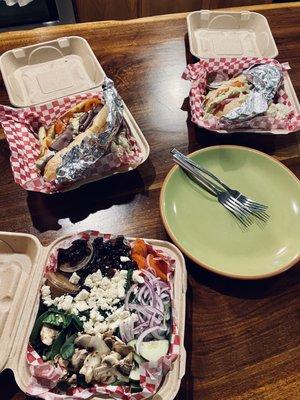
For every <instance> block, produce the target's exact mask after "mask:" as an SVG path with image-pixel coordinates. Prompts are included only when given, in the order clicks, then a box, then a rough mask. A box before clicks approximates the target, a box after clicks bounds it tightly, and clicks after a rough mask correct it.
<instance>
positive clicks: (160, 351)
mask: <svg viewBox="0 0 300 400" xmlns="http://www.w3.org/2000/svg"><path fill="white" fill-rule="evenodd" d="M168 350H169V341H168V340H165V339H163V340H152V341H151V342H142V343H141V346H140V355H141V356H142V357H144V358H145V359H146V360H148V361H154V362H155V361H158V360H159V359H160V357H162V356H165V355H166V354H167V353H168Z"/></svg>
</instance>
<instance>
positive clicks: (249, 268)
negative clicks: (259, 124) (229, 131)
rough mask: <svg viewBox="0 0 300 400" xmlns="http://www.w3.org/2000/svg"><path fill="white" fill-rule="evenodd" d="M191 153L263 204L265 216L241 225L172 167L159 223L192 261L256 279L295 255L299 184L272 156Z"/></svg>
mask: <svg viewBox="0 0 300 400" xmlns="http://www.w3.org/2000/svg"><path fill="white" fill-rule="evenodd" d="M190 157H191V158H192V159H193V160H195V161H197V162H199V163H201V164H202V165H203V166H204V167H206V168H207V169H209V170H211V171H212V172H213V173H214V174H215V175H217V176H219V177H220V178H221V179H222V180H224V181H225V182H226V183H227V184H228V185H229V186H230V187H232V188H235V189H238V190H240V191H241V192H242V193H244V194H245V195H247V196H248V197H250V198H251V199H254V200H256V201H258V202H261V203H263V204H266V205H268V207H269V209H268V213H269V214H270V220H269V221H268V223H267V224H266V225H264V226H263V227H262V226H258V225H256V224H253V225H252V226H251V227H250V228H248V229H244V230H243V229H242V228H241V227H240V226H239V224H238V223H237V222H236V220H235V218H234V217H233V216H232V215H231V214H230V213H229V212H228V211H227V210H226V209H225V208H224V207H223V206H221V205H220V204H219V203H218V202H217V200H216V199H215V198H214V197H212V196H211V195H209V194H208V193H207V192H205V191H204V190H203V189H202V188H200V187H199V186H197V185H196V184H195V183H194V182H192V181H191V180H190V179H189V178H188V177H187V176H186V174H185V173H184V172H183V171H182V170H181V169H180V168H179V167H177V166H175V167H174V168H173V169H172V170H171V171H170V172H169V174H168V176H167V177H166V179H165V182H164V185H163V188H162V191H161V198H160V209H161V215H162V219H163V222H164V225H165V227H166V229H167V231H168V233H169V235H170V236H171V238H172V239H173V241H174V242H175V243H176V244H177V245H178V247H179V248H180V249H181V250H182V251H183V252H184V253H185V254H186V255H187V256H188V257H190V258H191V259H192V260H193V261H195V262H196V263H198V264H200V265H202V266H203V267H205V268H207V269H209V270H211V271H214V272H216V273H219V274H222V275H226V276H230V277H234V278H240V279H258V278H265V277H269V276H272V275H276V274H278V273H280V272H282V271H284V270H286V269H288V268H290V267H291V266H292V265H294V264H295V263H296V262H297V261H298V260H299V259H300V182H299V180H298V179H297V177H296V176H295V175H293V174H292V173H291V172H290V171H289V170H288V169H287V168H286V167H285V166H284V165H283V164H281V163H280V162H278V161H277V160H275V159H274V158H272V157H270V156H268V155H266V154H264V153H261V152H259V151H255V150H252V149H249V148H246V147H239V146H214V147H209V148H205V149H202V150H199V151H196V152H195V153H192V154H191V155H190Z"/></svg>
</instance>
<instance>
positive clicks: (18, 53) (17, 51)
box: [12, 49, 25, 58]
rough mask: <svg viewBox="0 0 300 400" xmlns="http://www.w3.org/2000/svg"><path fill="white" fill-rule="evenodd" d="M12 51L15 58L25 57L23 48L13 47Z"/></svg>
mask: <svg viewBox="0 0 300 400" xmlns="http://www.w3.org/2000/svg"><path fill="white" fill-rule="evenodd" d="M12 52H13V55H14V56H15V57H16V58H24V57H25V50H24V49H15V50H13V51H12Z"/></svg>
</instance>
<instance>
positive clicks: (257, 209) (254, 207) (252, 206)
mask: <svg viewBox="0 0 300 400" xmlns="http://www.w3.org/2000/svg"><path fill="white" fill-rule="evenodd" d="M171 153H172V154H173V155H175V154H176V155H177V156H178V157H181V158H182V159H183V160H185V161H186V162H187V163H189V164H191V165H192V166H194V167H195V168H197V169H198V170H199V171H201V172H203V173H204V174H206V175H208V176H209V177H211V178H212V179H214V180H215V181H216V182H217V183H218V184H219V185H221V186H222V187H223V188H224V189H225V190H227V192H228V193H229V194H230V195H231V196H232V197H234V198H235V199H237V200H239V202H240V203H242V204H244V206H245V207H246V208H248V209H249V211H250V212H251V213H256V214H257V215H261V217H262V218H263V219H267V218H269V216H268V214H266V213H265V211H266V210H267V208H268V206H266V205H264V204H260V203H257V202H255V201H253V200H251V199H249V198H248V197H246V196H244V195H243V194H242V193H241V192H239V191H238V190H235V189H231V188H230V187H229V186H227V185H226V184H225V183H224V182H223V181H222V180H221V179H219V178H218V177H217V176H215V175H214V174H213V173H212V172H210V171H208V170H207V169H205V168H204V167H202V166H201V165H199V164H197V163H196V162H195V161H193V160H192V159H190V158H188V157H186V156H185V155H184V154H182V153H181V152H180V151H178V150H177V149H172V150H171Z"/></svg>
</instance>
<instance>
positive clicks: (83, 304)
mask: <svg viewBox="0 0 300 400" xmlns="http://www.w3.org/2000/svg"><path fill="white" fill-rule="evenodd" d="M75 307H76V308H77V310H78V311H79V312H82V311H86V310H88V309H89V306H88V304H87V302H86V301H84V300H80V301H77V302H76V303H75Z"/></svg>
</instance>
